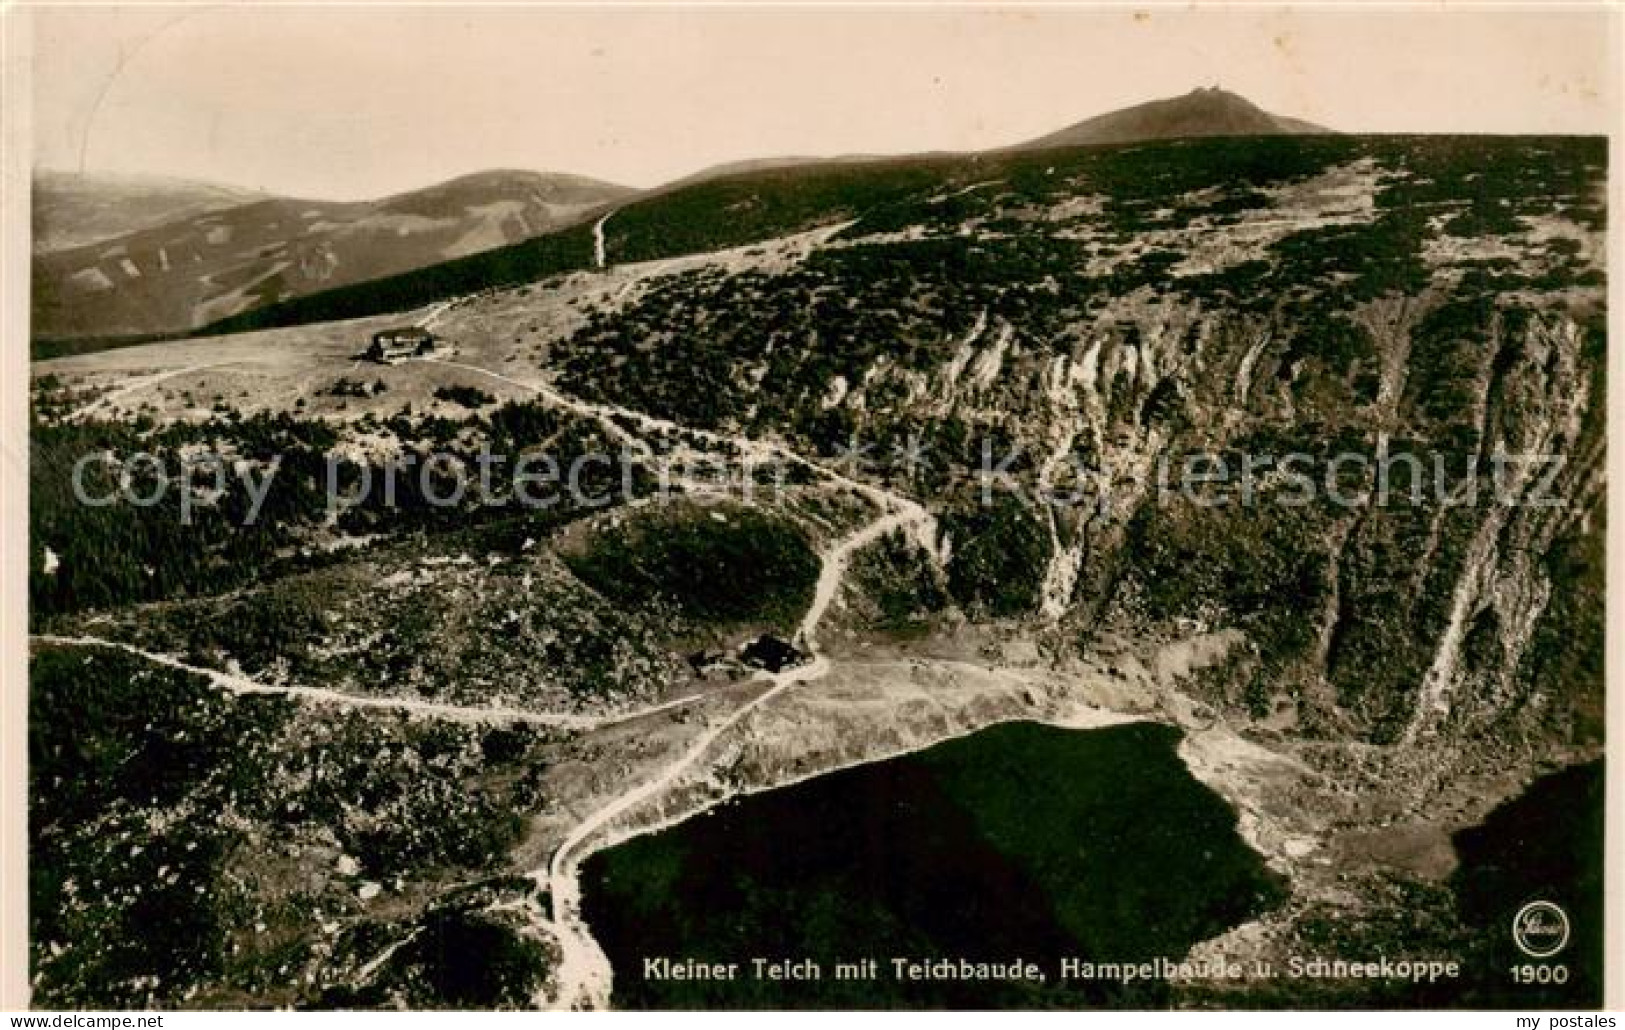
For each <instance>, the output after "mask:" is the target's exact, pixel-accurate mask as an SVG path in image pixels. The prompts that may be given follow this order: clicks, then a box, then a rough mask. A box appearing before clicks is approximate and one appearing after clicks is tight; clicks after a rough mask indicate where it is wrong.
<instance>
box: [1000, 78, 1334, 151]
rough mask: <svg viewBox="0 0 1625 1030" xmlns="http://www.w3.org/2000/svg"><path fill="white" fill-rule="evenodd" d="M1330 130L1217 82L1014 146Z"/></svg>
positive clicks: (1068, 127)
mask: <svg viewBox="0 0 1625 1030" xmlns="http://www.w3.org/2000/svg"><path fill="white" fill-rule="evenodd" d="M1331 131H1332V130H1330V129H1325V128H1322V127H1320V126H1318V125H1312V124H1310V123H1309V122H1306V121H1302V120H1300V119H1297V118H1287V117H1285V116H1282V115H1276V114H1270V113H1269V112H1268V111H1265V110H1263V109H1262V108H1260V107H1258V106H1257V105H1256V104H1254V103H1253V102H1252V101H1250V100H1248V99H1247V98H1246V97H1242V96H1238V95H1236V94H1235V93H1231V92H1229V91H1228V90H1223V89H1219V88H1217V87H1215V88H1212V89H1193V90H1191V91H1190V92H1189V93H1186V94H1185V95H1184V96H1181V97H1169V98H1168V99H1165V100H1152V101H1149V102H1147V103H1144V104H1135V105H1134V106H1133V107H1125V108H1123V109H1121V110H1118V111H1111V112H1108V113H1106V114H1103V115H1097V116H1096V117H1094V118H1089V119H1086V120H1084V121H1081V122H1078V123H1077V124H1076V125H1070V126H1067V127H1066V128H1064V129H1062V130H1060V131H1059V132H1052V133H1050V134H1049V135H1047V136H1040V137H1038V138H1037V139H1035V140H1029V141H1027V142H1026V143H1019V144H1017V145H1016V146H1014V147H1012V148H1010V149H1012V150H1039V149H1046V148H1050V147H1075V146H1084V145H1087V144H1100V143H1139V142H1142V141H1145V140H1156V139H1184V138H1189V137H1195V136H1304V135H1321V134H1325V133H1329V132H1331Z"/></svg>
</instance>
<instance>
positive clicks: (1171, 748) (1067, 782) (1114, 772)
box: [582, 722, 1282, 1008]
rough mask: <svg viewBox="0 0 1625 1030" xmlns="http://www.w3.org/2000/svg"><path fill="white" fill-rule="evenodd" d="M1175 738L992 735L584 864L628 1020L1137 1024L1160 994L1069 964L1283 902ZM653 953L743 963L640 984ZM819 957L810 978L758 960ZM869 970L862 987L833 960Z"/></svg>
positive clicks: (1212, 929) (1171, 939)
mask: <svg viewBox="0 0 1625 1030" xmlns="http://www.w3.org/2000/svg"><path fill="white" fill-rule="evenodd" d="M1179 741H1180V733H1179V731H1178V730H1176V729H1173V728H1171V727H1167V726H1161V725H1153V724H1148V723H1139V724H1129V725H1123V726H1116V727H1110V728H1106V729H1097V730H1066V729H1058V728H1054V727H1050V726H1044V725H1040V724H1037V723H1030V722H1021V723H1007V724H1002V725H998V726H993V727H990V728H988V729H985V730H982V731H981V732H979V733H975V734H972V735H970V736H968V737H964V738H961V739H958V740H953V741H949V742H946V743H943V744H939V745H937V746H935V747H932V748H930V749H928V750H925V751H921V752H918V753H915V754H912V755H907V756H904V757H901V758H896V759H892V760H889V761H884V762H878V763H875V764H872V765H864V766H858V767H856V768H852V769H847V770H844V771H841V772H836V773H831V774H829V775H827V776H822V777H818V778H816V779H813V780H809V781H807V782H805V783H801V784H797V785H794V786H790V787H784V788H780V789H778V790H772V791H767V792H764V793H761V794H755V795H751V796H747V797H743V798H738V799H735V800H734V801H732V802H730V803H729V804H727V805H724V806H722V807H720V808H718V809H716V810H714V811H712V812H711V813H709V814H706V815H701V816H696V817H694V818H692V819H689V820H687V821H686V822H683V823H681V824H679V825H677V826H674V827H671V828H669V829H667V830H664V831H662V832H660V833H655V834H650V835H648V836H644V837H639V838H635V839H633V840H631V841H628V842H626V843H624V844H621V845H619V846H617V847H614V848H610V849H608V850H606V851H603V852H600V853H598V854H596V855H594V856H592V857H591V858H590V859H589V860H588V861H587V862H586V863H585V865H584V867H583V869H582V883H583V893H584V908H585V915H586V917H587V919H588V921H589V922H590V924H591V926H592V929H593V932H594V934H595V935H596V936H597V938H598V940H599V942H600V943H601V944H602V945H603V947H604V950H605V952H606V953H607V954H608V955H609V958H610V961H611V963H612V964H613V966H614V969H615V992H614V998H613V1000H614V1003H615V1004H616V1006H617V1007H622V1008H686V1007H698V1006H715V1007H740V1008H744V1007H766V1008H772V1007H835V1006H840V1007H856V1008H875V1007H885V1006H905V1005H906V1006H953V1007H968V1008H975V1007H1049V1006H1069V1007H1077V1006H1079V1005H1110V1006H1147V1005H1157V1004H1159V1003H1160V1002H1161V1000H1162V995H1161V993H1160V990H1159V989H1154V988H1145V989H1136V990H1128V991H1126V990H1124V989H1121V988H1107V987H1102V986H1100V985H1097V984H1092V983H1086V982H1079V981H1070V982H1067V983H1064V984H1063V983H1061V982H1058V977H1057V972H1058V968H1059V961H1060V959H1061V958H1062V957H1064V956H1074V957H1077V958H1079V959H1083V960H1093V961H1101V962H1104V961H1116V962H1127V961H1136V960H1144V959H1149V958H1152V957H1154V956H1165V957H1167V958H1169V959H1174V960H1177V959H1179V958H1181V957H1183V955H1184V954H1185V952H1186V951H1187V950H1188V949H1189V947H1190V946H1191V945H1192V944H1193V943H1195V942H1197V941H1200V940H1203V939H1205V938H1207V937H1211V936H1213V935H1215V934H1217V933H1220V932H1221V931H1223V930H1225V929H1226V928H1228V927H1230V926H1233V925H1235V924H1236V923H1239V922H1241V921H1244V920H1245V919H1247V918H1249V917H1250V916H1252V915H1254V914H1257V913H1259V912H1261V911H1263V910H1265V909H1267V908H1269V907H1270V906H1271V905H1272V904H1274V903H1276V902H1277V901H1278V900H1279V899H1280V897H1281V896H1282V887H1281V885H1280V884H1279V883H1277V881H1276V877H1275V876H1274V875H1273V874H1271V873H1270V872H1269V871H1268V870H1267V869H1266V868H1265V867H1264V864H1263V861H1262V859H1261V858H1260V857H1259V856H1258V855H1257V854H1256V853H1254V852H1253V851H1252V850H1251V849H1249V848H1248V847H1247V846H1246V844H1245V843H1244V842H1243V841H1242V840H1241V838H1240V837H1239V836H1237V833H1236V818H1235V814H1234V812H1233V811H1231V809H1230V808H1229V807H1228V806H1227V805H1226V804H1225V803H1224V801H1223V800H1222V799H1220V798H1219V797H1218V795H1216V794H1214V793H1213V792H1212V791H1211V790H1209V789H1208V788H1207V787H1205V786H1203V785H1202V784H1201V783H1199V782H1197V781H1196V780H1195V779H1194V778H1192V776H1191V775H1190V773H1189V772H1188V771H1187V770H1186V768H1185V765H1184V763H1183V762H1181V761H1180V759H1179V757H1178V755H1177V753H1176V750H1175V749H1176V747H1177V745H1178V743H1179ZM648 956H669V957H672V958H677V959H682V958H689V959H697V960H705V961H713V962H737V963H740V966H741V969H740V975H739V977H738V978H737V979H735V980H732V981H721V980H707V981H687V982H677V981H661V980H658V979H650V978H646V977H645V971H644V959H645V958H646V957H648ZM756 956H760V957H762V958H767V959H791V958H803V957H809V958H813V959H816V960H818V961H819V962H820V963H821V965H822V967H823V974H824V975H823V978H822V979H820V980H816V981H781V982H774V981H771V980H763V979H757V978H756V977H754V976H753V975H752V973H751V966H750V959H751V958H752V957H756ZM893 957H910V958H917V959H930V958H934V957H944V958H952V959H960V958H963V959H969V960H973V961H975V960H981V961H999V962H1009V961H1011V960H1016V959H1026V960H1030V961H1032V962H1035V963H1037V964H1038V965H1039V967H1040V968H1041V969H1043V970H1044V972H1045V973H1046V974H1047V976H1048V980H1047V982H1045V983H1043V984H1028V983H1022V982H1012V981H993V982H988V981H962V980H924V981H910V980H907V979H904V980H899V979H897V978H896V977H894V975H893V973H892V970H891V966H890V961H891V959H892V958H893ZM863 958H874V959H877V960H879V964H880V972H879V975H878V977H876V978H875V979H872V980H845V981H842V980H836V979H835V978H834V977H833V967H834V964H835V963H836V962H838V961H839V962H853V961H855V960H859V959H863Z"/></svg>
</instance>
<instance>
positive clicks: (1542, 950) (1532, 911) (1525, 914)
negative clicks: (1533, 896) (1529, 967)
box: [1512, 901, 1569, 958]
mask: <svg viewBox="0 0 1625 1030" xmlns="http://www.w3.org/2000/svg"><path fill="white" fill-rule="evenodd" d="M1512 943H1514V944H1516V945H1517V946H1518V950H1519V951H1521V952H1523V953H1524V954H1525V955H1528V956H1529V957H1530V958H1551V957H1552V956H1553V955H1556V954H1557V953H1558V952H1560V951H1562V950H1563V949H1564V948H1565V947H1566V946H1567V945H1568V943H1569V917H1568V913H1566V912H1564V911H1563V910H1562V909H1561V908H1559V907H1558V906H1557V905H1555V904H1553V903H1552V902H1550V901H1531V902H1530V903H1529V904H1527V905H1525V906H1524V907H1523V908H1520V909H1518V914H1517V915H1515V916H1513V917H1512Z"/></svg>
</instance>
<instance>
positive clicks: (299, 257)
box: [33, 89, 1331, 352]
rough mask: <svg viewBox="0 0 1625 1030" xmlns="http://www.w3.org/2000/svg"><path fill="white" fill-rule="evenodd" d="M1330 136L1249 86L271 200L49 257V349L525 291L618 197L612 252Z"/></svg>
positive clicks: (39, 295)
mask: <svg viewBox="0 0 1625 1030" xmlns="http://www.w3.org/2000/svg"><path fill="white" fill-rule="evenodd" d="M1329 134H1331V133H1330V130H1327V129H1323V128H1321V127H1319V126H1316V125H1311V124H1309V123H1308V122H1304V121H1300V120H1298V119H1294V118H1287V117H1283V116H1280V115H1274V114H1270V113H1268V112H1266V111H1263V110H1261V109H1260V108H1258V107H1257V106H1256V105H1254V104H1252V103H1251V102H1249V101H1247V100H1246V99H1244V98H1242V97H1240V96H1237V95H1236V94H1234V93H1229V92H1226V91H1224V90H1220V89H1198V90H1195V91H1193V92H1191V93H1188V94H1186V95H1184V96H1181V97H1174V98H1171V99H1167V100H1156V101H1152V102H1150V103H1145V104H1139V105H1136V106H1134V107H1129V108H1124V109H1123V110H1120V111H1114V112H1111V113H1109V114H1104V115H1100V116H1098V117H1095V118H1090V119H1088V120H1086V121H1082V122H1079V123H1077V124H1076V125H1073V126H1070V127H1068V128H1065V129H1062V130H1060V131H1059V132H1055V133H1051V134H1049V135H1047V136H1043V137H1040V138H1038V139H1035V140H1031V141H1029V142H1027V143H1023V144H1018V145H1016V146H1014V147H1006V148H1003V149H1000V150H994V151H986V152H982V153H980V154H976V153H966V154H945V153H930V154H916V155H899V156H895V157H866V156H847V157H835V158H814V157H777V158H762V159H757V160H747V161H737V162H731V163H727V164H722V165H716V166H713V167H711V168H707V169H704V170H702V171H700V172H697V173H695V174H693V175H690V176H687V177H685V178H683V179H679V180H677V181H675V182H672V183H669V184H667V185H665V186H662V187H660V188H658V189H654V190H648V191H642V192H639V191H635V190H631V189H627V188H625V187H620V186H614V185H610V184H608V183H603V182H598V181H596V180H591V179H582V178H578V177H574V176H566V175H540V174H537V173H530V172H500V171H499V172H484V173H479V174H476V175H471V176H466V177H464V178H460V179H454V180H452V181H450V182H446V183H442V184H440V185H438V186H431V187H429V188H427V189H423V190H416V191H413V192H411V193H403V194H400V195H398V196H395V197H389V198H385V199H384V200H380V201H375V202H371V203H357V204H332V203H322V202H306V201H297V200H287V199H283V198H273V199H266V200H262V201H260V202H259V203H256V204H252V205H248V206H245V207H239V208H232V209H228V210H225V211H215V212H210V213H207V214H204V215H200V216H197V217H193V218H188V219H183V220H180V221H177V222H172V223H169V224H166V225H163V226H160V227H158V228H155V229H149V230H145V231H143V232H140V233H136V234H133V235H131V236H127V237H121V238H119V239H116V240H110V241H107V242H106V243H103V244H99V245H97V246H93V247H85V248H79V249H76V250H71V251H66V252H62V253H57V254H50V255H45V256H42V257H40V258H37V259H36V262H35V290H34V319H35V323H34V324H35V329H34V334H33V335H34V339H35V341H36V343H41V342H44V343H48V344H50V346H48V347H46V348H45V350H46V351H51V352H55V351H56V350H58V349H60V348H59V346H58V345H61V344H64V343H69V342H71V343H72V349H73V350H83V349H86V347H95V346H100V345H101V344H102V342H103V341H110V340H112V339H114V338H119V337H123V338H126V339H131V338H137V337H152V336H157V335H174V334H179V333H186V332H192V331H196V330H199V329H203V328H205V327H206V328H208V329H209V330H210V331H219V332H230V331H239V330H243V329H250V328H260V327H264V326H270V325H289V324H296V323H299V322H305V321H313V320H324V319H330V318H341V317H354V316H357V315H362V314H375V313H380V312H383V311H388V310H402V309H405V308H407V307H411V306H415V305H417V304H420V303H427V302H430V301H434V300H439V299H443V298H445V297H448V296H453V295H456V294H458V293H466V292H470V291H475V290H479V289H483V288H487V287H492V286H511V285H516V284H518V283H521V282H526V281H531V280H532V279H535V278H538V277H541V276H544V275H549V274H554V273H557V272H561V271H568V270H571V269H575V268H585V267H590V266H591V265H592V264H593V250H592V240H591V234H590V233H587V232H585V229H586V228H587V227H586V226H585V225H583V224H582V223H584V222H585V221H587V220H589V219H590V218H591V217H592V216H594V215H596V214H598V213H599V212H601V211H606V210H610V209H612V208H613V209H615V210H616V215H615V218H614V219H612V220H611V221H610V222H609V223H608V225H607V226H606V243H607V253H608V255H609V260H610V261H611V262H612V263H613V262H624V261H639V260H647V259H652V258H662V257H670V256H673V255H676V254H683V253H692V252H695V251H700V250H707V249H713V248H716V247H721V246H734V245H739V244H742V243H746V242H750V241H751V240H756V239H765V238H769V237H772V236H775V235H782V234H785V233H790V232H798V231H801V230H804V229H807V228H810V227H813V226H816V225H827V224H830V223H831V222H836V221H843V220H850V219H853V218H857V217H859V216H860V215H862V214H864V213H866V212H875V211H877V210H879V209H883V208H885V207H886V206H887V205H889V204H891V203H894V202H896V201H898V200H900V199H902V198H904V197H907V196H910V195H912V194H914V193H915V192H917V191H920V190H932V189H936V188H938V187H939V186H941V185H943V184H944V182H956V181H959V180H960V179H963V183H962V185H970V184H972V183H974V182H975V181H977V178H978V177H983V176H985V175H986V174H989V173H990V170H991V169H992V168H993V167H995V166H997V165H998V164H999V163H1000V162H1002V161H1004V160H1006V159H1008V158H1013V157H1019V156H1021V155H1025V154H1028V153H1030V152H1033V151H1038V150H1049V149H1056V148H1065V147H1073V146H1085V145H1091V144H1125V143H1135V142H1144V141H1154V140H1174V139H1185V138H1200V137H1242V136H1310V135H1329ZM577 229H580V230H582V231H576V230H577ZM562 230H569V231H562ZM36 350H37V351H38V350H39V348H36Z"/></svg>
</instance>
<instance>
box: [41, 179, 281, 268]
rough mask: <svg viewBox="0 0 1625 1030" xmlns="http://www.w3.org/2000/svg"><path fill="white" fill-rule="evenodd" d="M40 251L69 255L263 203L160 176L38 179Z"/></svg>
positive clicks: (226, 190)
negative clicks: (105, 242) (212, 213)
mask: <svg viewBox="0 0 1625 1030" xmlns="http://www.w3.org/2000/svg"><path fill="white" fill-rule="evenodd" d="M33 185H34V197H33V230H34V251H35V253H40V252H43V251H52V250H65V249H67V248H70V247H80V246H84V245H86V244H89V243H99V242H101V241H102V240H110V239H113V238H114V237H118V236H123V235H125V234H126V233H132V232H137V231H139V230H141V229H150V228H152V227H153V226H155V225H162V224H163V223H165V222H171V221H174V220H175V219H178V218H189V217H192V216H194V215H201V214H207V213H208V212H210V211H219V210H221V209H222V208H228V207H236V206H238V205H240V204H248V203H252V202H253V201H255V200H257V199H260V197H261V195H260V194H257V193H253V192H251V191H249V190H240V189H235V188H233V187H229V186H216V185H214V184H213V183H206V182H192V181H190V180H187V179H172V178H167V177H163V176H155V175H108V174H90V175H78V174H75V173H73V172H61V171H53V170H49V169H39V170H36V171H35V172H34V176H33Z"/></svg>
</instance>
